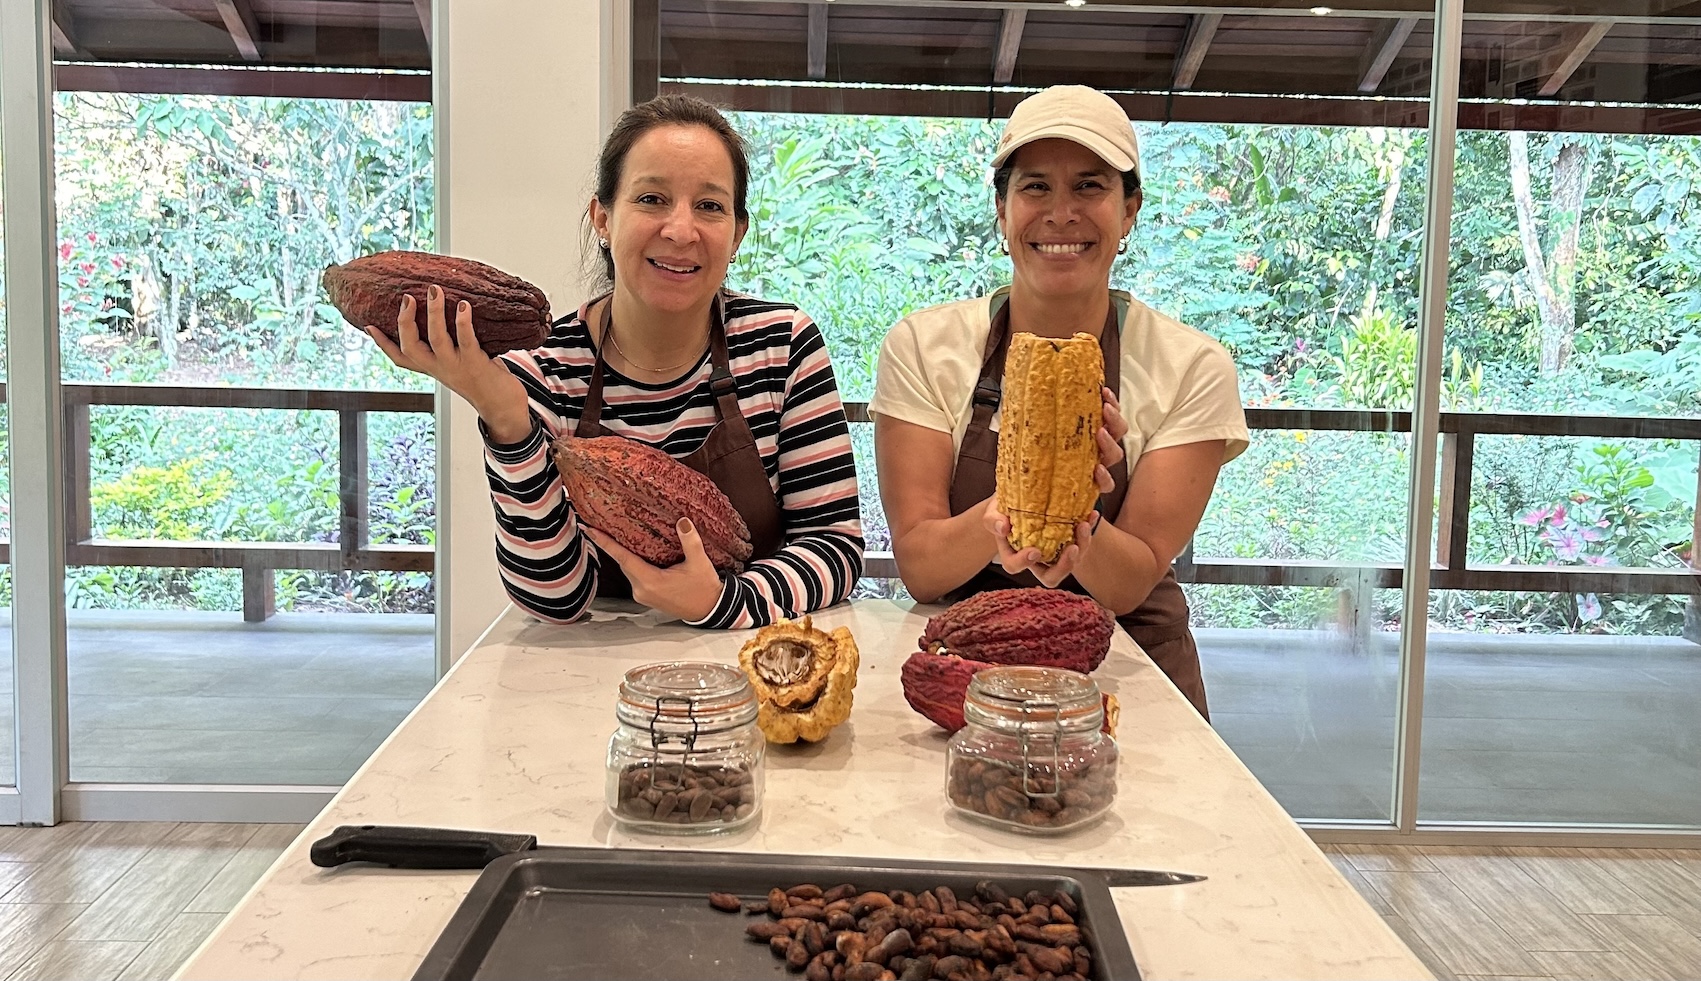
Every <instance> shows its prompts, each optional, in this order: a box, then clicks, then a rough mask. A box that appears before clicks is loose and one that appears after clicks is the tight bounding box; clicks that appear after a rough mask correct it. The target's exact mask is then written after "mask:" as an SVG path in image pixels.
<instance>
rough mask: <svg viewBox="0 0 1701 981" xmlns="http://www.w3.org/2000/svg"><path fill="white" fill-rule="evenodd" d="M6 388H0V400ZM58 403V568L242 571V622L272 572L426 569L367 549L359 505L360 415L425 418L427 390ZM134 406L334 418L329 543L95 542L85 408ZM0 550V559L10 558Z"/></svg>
mask: <svg viewBox="0 0 1701 981" xmlns="http://www.w3.org/2000/svg"><path fill="white" fill-rule="evenodd" d="M4 398H5V386H4V385H0V400H3V399H4ZM61 401H62V403H63V406H64V413H65V415H64V420H65V421H64V461H65V481H64V486H65V564H66V565H73V566H76V565H120V566H152V567H156V568H174V569H197V568H199V569H205V568H215V569H241V570H242V617H243V619H244V620H247V621H250V622H256V621H260V620H264V619H265V618H267V617H269V616H271V614H272V611H273V609H274V597H273V585H274V584H273V578H274V577H273V575H272V574H273V572H274V571H276V570H278V569H312V570H318V571H324V572H339V571H364V570H380V569H381V570H389V571H397V572H430V571H431V570H432V568H433V566H434V564H435V550H434V549H433V548H432V547H431V546H429V545H373V544H371V543H370V542H369V541H368V539H369V537H370V529H369V524H370V522H369V519H368V506H369V502H368V500H367V467H368V454H367V440H366V429H367V426H366V423H367V419H366V416H367V413H370V412H431V411H432V407H433V397H432V395H431V394H430V393H429V392H369V391H344V390H337V389H304V388H226V387H213V386H191V385H102V384H91V383H86V382H66V383H65V385H64V387H63V389H62V395H61ZM96 405H142V406H170V407H183V408H219V409H313V410H319V411H324V412H335V413H336V414H337V431H338V440H337V468H338V476H339V479H338V492H337V496H338V498H339V511H340V517H339V527H338V533H337V541H335V542H248V541H186V542H185V541H152V540H130V539H111V538H95V537H93V523H94V522H93V515H92V513H91V509H90V506H89V473H90V471H89V451H90V439H89V409H90V407H91V406H96ZM262 438H263V437H262ZM8 558H9V556H8V555H7V554H6V546H5V545H0V561H6V560H8Z"/></svg>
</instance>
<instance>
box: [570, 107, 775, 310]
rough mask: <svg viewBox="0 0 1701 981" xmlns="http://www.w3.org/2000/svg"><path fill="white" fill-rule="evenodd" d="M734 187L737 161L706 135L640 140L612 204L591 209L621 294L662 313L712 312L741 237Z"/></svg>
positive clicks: (694, 130)
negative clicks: (697, 309)
mask: <svg viewBox="0 0 1701 981" xmlns="http://www.w3.org/2000/svg"><path fill="white" fill-rule="evenodd" d="M734 184H735V177H734V174H733V165H732V156H731V155H730V154H729V153H728V152H727V148H726V145H725V144H724V143H722V142H721V139H720V137H719V136H717V135H716V134H715V133H713V132H712V131H710V130H709V129H707V128H705V127H702V126H680V125H667V126H658V127H656V128H655V129H652V130H650V131H649V132H647V133H645V134H644V135H643V136H641V137H639V138H638V140H637V142H635V143H633V144H632V149H631V150H629V151H628V152H627V154H626V159H625V161H624V164H623V166H622V167H621V173H620V185H619V189H618V190H617V191H616V193H615V200H614V201H613V202H602V201H595V200H593V201H592V202H591V223H592V225H593V226H594V227H595V228H596V231H597V234H598V235H599V236H600V237H602V238H603V239H606V240H607V241H608V244H609V251H610V253H612V255H613V257H614V282H615V284H616V288H617V289H620V290H624V291H627V292H629V293H630V294H631V295H632V296H633V297H634V298H636V299H637V300H639V301H640V302H641V303H642V304H643V305H644V306H646V307H648V308H650V309H653V310H656V311H658V312H664V313H680V312H683V311H687V310H690V309H692V308H694V307H697V306H699V305H704V304H707V303H708V302H709V301H710V299H711V298H712V297H713V296H714V294H715V291H717V290H719V289H720V288H721V283H722V282H723V281H724V280H725V279H726V270H727V266H728V264H730V263H731V261H732V254H733V252H735V251H737V249H738V243H739V241H740V240H741V239H743V237H744V229H745V225H744V223H743V222H740V221H739V220H738V219H737V218H736V217H735V216H734V214H733V187H734Z"/></svg>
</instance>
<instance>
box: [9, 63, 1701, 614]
mask: <svg viewBox="0 0 1701 981" xmlns="http://www.w3.org/2000/svg"><path fill="white" fill-rule="evenodd" d="M58 112H59V117H58V120H57V132H58V142H59V146H58V148H57V150H58V154H59V189H58V190H59V211H60V221H61V235H60V257H61V266H60V271H61V280H60V281H61V288H62V292H63V296H62V302H63V304H64V305H63V306H62V308H61V315H62V328H63V330H62V332H63V336H64V338H65V346H64V351H65V364H66V366H67V368H66V371H67V377H72V378H81V379H103V380H104V379H112V380H120V381H154V380H179V381H184V382H192V383H203V382H230V383H237V384H289V385H299V384H313V385H331V386H356V387H368V386H384V387H396V386H409V387H423V386H422V381H421V380H420V379H418V378H415V377H410V376H406V375H404V374H402V373H399V372H396V371H395V370H394V369H393V368H392V367H391V366H390V365H389V364H388V362H387V361H385V360H384V359H383V358H382V357H380V356H379V355H378V353H377V352H376V351H375V350H373V349H372V346H371V345H370V343H369V342H368V341H366V340H365V339H364V338H362V337H360V336H359V335H358V334H355V333H353V332H351V331H348V330H347V329H346V328H345V327H344V326H343V325H342V324H341V322H340V319H339V318H338V317H337V316H336V315H335V313H334V312H333V311H330V310H329V308H327V307H325V306H324V305H323V303H322V297H320V295H319V290H318V288H317V281H318V275H319V271H320V270H321V269H322V268H323V267H324V266H325V265H326V264H328V263H330V262H334V261H342V260H345V259H347V258H349V257H351V256H353V255H357V254H360V253H363V252H369V251H374V250H377V249H383V248H426V249H428V248H430V247H431V240H430V233H429V229H430V227H431V219H432V215H431V201H432V192H431V181H432V177H431V161H430V157H431V143H430V112H429V108H428V107H424V106H416V105H396V104H381V103H355V102H329V101H327V102H315V101H309V100H280V99H230V98H210V97H195V96H125V95H97V94H88V93H80V94H68V95H62V96H60V101H59V106H58ZM734 122H735V125H737V126H738V128H739V129H740V130H741V131H742V132H743V133H744V134H745V135H746V136H747V138H748V139H749V142H750V145H751V160H752V182H753V186H752V189H751V208H752V226H751V231H750V235H749V237H748V238H747V240H746V241H745V243H744V246H743V249H742V250H741V256H740V259H739V261H738V263H737V264H736V265H735V266H734V267H733V271H732V275H731V280H730V281H731V284H732V285H733V286H734V287H736V288H740V289H744V290H748V291H750V292H753V293H756V294H759V295H763V296H768V297H772V298H776V299H784V300H789V301H792V302H795V303H797V304H798V305H799V306H801V307H802V308H803V309H804V310H805V311H807V312H808V313H809V314H811V315H812V316H813V317H814V318H815V319H816V320H817V321H818V322H819V323H820V324H821V326H822V329H823V332H824V334H825V336H826V337H827V340H828V345H829V348H830V351H831V354H832V357H833V360H834V365H835V367H836V369H837V371H838V375H839V380H840V385H841V388H842V390H843V392H844V394H845V396H846V397H847V398H848V399H851V400H863V399H866V398H868V397H869V395H870V394H872V391H873V382H874V372H875V366H876V357H877V353H878V349H879V344H880V341H881V340H882V338H883V337H884V336H885V333H886V331H887V330H888V329H889V328H890V326H891V325H892V324H893V323H894V322H896V321H897V320H898V319H899V318H901V317H903V316H904V315H906V314H907V313H909V312H911V311H913V310H915V309H918V308H920V307H923V306H927V305H930V304H934V303H940V302H945V301H948V300H955V299H961V298H965V297H970V296H976V295H980V294H984V293H986V292H988V291H990V290H991V289H993V288H995V287H997V286H999V285H1001V284H1003V283H1004V282H1006V281H1007V279H1008V277H1009V274H1010V265H1009V259H1008V257H1006V256H1004V255H1002V254H1001V253H1000V251H999V249H998V236H997V230H996V225H995V221H994V202H993V192H992V187H991V181H990V174H989V173H988V172H987V168H986V165H985V164H986V161H987V159H988V158H989V156H990V154H991V148H992V146H993V143H994V141H995V140H996V137H997V133H998V129H999V127H998V125H997V124H995V123H989V122H987V121H984V120H970V119H921V118H907V117H906V118H898V117H859V116H801V115H786V114H762V113H736V114H734ZM1141 138H1142V154H1143V165H1144V166H1143V175H1144V207H1143V209H1142V211H1141V214H1140V217H1139V221H1138V224H1137V225H1136V228H1135V231H1134V234H1133V236H1132V238H1131V240H1130V248H1129V251H1128V253H1127V254H1126V255H1124V256H1122V257H1121V258H1119V259H1118V261H1117V263H1116V265H1115V267H1114V270H1113V274H1112V275H1113V283H1114V284H1115V285H1117V286H1120V287H1124V288H1127V289H1130V290H1132V291H1133V292H1134V293H1135V294H1136V295H1137V296H1139V297H1140V298H1141V299H1143V300H1145V301H1146V302H1148V303H1150V304H1152V305H1153V306H1154V307H1156V308H1158V309H1160V310H1162V311H1164V312H1166V313H1169V314H1171V315H1173V316H1176V317H1177V318H1179V319H1181V320H1182V321H1183V322H1185V323H1188V324H1190V325H1192V326H1195V327H1197V328H1199V329H1201V330H1204V331H1205V332H1207V333H1209V334H1211V335H1212V336H1214V337H1216V338H1217V339H1219V340H1220V341H1221V342H1222V343H1223V344H1224V345H1225V346H1226V347H1227V348H1228V349H1229V351H1230V352H1231V354H1232V355H1233V356H1234V359H1235V362H1236V364H1237V365H1238V367H1239V370H1240V375H1241V389H1242V394H1243V396H1244V398H1245V399H1246V401H1247V402H1248V404H1252V405H1264V406H1300V407H1348V408H1394V409H1407V408H1410V406H1411V399H1412V391H1413V389H1414V385H1415V380H1416V379H1415V374H1416V365H1417V338H1416V329H1417V324H1418V320H1419V310H1418V306H1417V292H1418V282H1417V277H1418V268H1419V259H1420V256H1421V250H1422V248H1423V239H1424V234H1423V197H1424V185H1425V179H1426V173H1425V171H1426V166H1427V163H1428V159H1427V157H1428V148H1427V146H1426V141H1425V136H1424V134H1423V133H1422V132H1420V131H1416V130H1397V129H1378V128H1328V127H1274V126H1253V125H1193V124H1188V125H1180V124H1178V125H1168V126H1142V127H1141ZM1456 164H1457V167H1456V188H1455V213H1454V220H1453V235H1452V241H1451V253H1450V254H1451V262H1452V269H1451V276H1450V289H1451V295H1450V297H1449V302H1448V310H1447V331H1446V336H1445V338H1444V350H1445V359H1446V371H1445V378H1444V381H1443V397H1444V402H1445V403H1446V405H1447V406H1448V407H1449V408H1451V409H1454V410H1460V411H1492V412H1529V413H1541V412H1552V413H1602V414H1649V415H1686V416H1693V415H1697V414H1701V382H1698V379H1701V241H1698V240H1697V236H1698V235H1701V190H1698V189H1697V186H1696V185H1697V180H1698V179H1697V178H1696V177H1695V175H1696V174H1698V173H1701V140H1698V139H1696V138H1693V137H1667V136H1620V135H1611V136H1606V135H1599V136H1597V135H1587V134H1530V135H1528V136H1527V137H1521V138H1520V139H1519V140H1518V142H1517V143H1516V144H1515V143H1514V141H1513V139H1512V138H1510V137H1509V136H1508V135H1507V134H1504V133H1492V132H1471V131H1467V132H1464V133H1461V134H1460V137H1459V143H1458V152H1457V158H1456ZM567 176H568V177H569V178H572V177H573V175H567ZM1526 185H1527V186H1526ZM1520 198H1525V199H1526V200H1525V201H1524V205H1523V206H1522V208H1521V207H1520V204H1519V199H1520ZM1520 211H1522V212H1523V213H1522V215H1520ZM1544 290H1546V291H1547V292H1548V293H1550V294H1553V296H1550V297H1548V301H1551V300H1553V299H1554V297H1558V298H1559V299H1560V300H1561V301H1564V300H1565V299H1566V296H1568V297H1569V304H1570V312H1569V313H1566V312H1565V309H1564V308H1565V302H1558V303H1554V302H1548V301H1544V299H1543V297H1544V292H1543V291H1544ZM1567 291H1568V292H1567ZM1561 294H1565V295H1561ZM0 314H3V310H0ZM279 420H281V421H279ZM209 427H211V428H210V429H209ZM244 427H247V428H246V429H245V428H244ZM428 427H429V420H422V419H419V418H415V417H400V416H399V417H394V418H393V419H390V420H388V421H386V422H385V423H383V424H382V426H379V424H378V423H377V422H376V421H375V422H374V433H373V437H372V446H373V457H374V462H373V472H372V480H373V491H372V495H373V499H374V505H375V507H374V538H375V540H379V541H408V542H415V543H429V541H430V534H431V529H432V527H433V506H432V502H431V463H432V461H431V433H430V431H429V428H428ZM93 429H94V439H95V442H96V454H95V469H96V473H95V481H96V487H97V491H98V493H97V498H96V500H97V505H96V511H97V513H96V522H97V524H98V525H100V527H102V528H103V529H107V530H108V533H113V534H118V533H124V534H135V535H138V536H139V535H143V534H155V533H164V532H170V533H172V534H179V533H181V534H194V535H196V536H202V537H224V538H251V539H257V540H277V541H285V540H328V538H327V536H332V535H334V534H335V528H336V525H335V520H334V514H335V511H334V509H333V508H330V507H329V506H328V504H329V501H330V496H329V495H331V494H332V493H333V492H334V490H335V471H336V466H335V458H334V439H333V433H332V432H331V426H330V424H329V421H328V417H324V416H322V415H321V414H313V413H277V414H274V415H273V416H269V417H268V421H267V422H264V423H262V422H259V421H257V420H250V421H247V422H238V421H237V417H236V416H227V415H221V416H219V419H218V420H217V421H213V422H208V421H206V420H203V419H201V418H200V417H199V415H198V414H196V413H193V412H179V411H176V410H143V409H134V410H131V409H122V410H120V409H114V410H110V411H105V410H103V411H100V412H97V413H96V418H95V420H94V425H93ZM212 430H218V432H216V433H215V432H213V431H212ZM227 432H228V433H232V434H234V435H230V436H228V438H227V437H226V433H227ZM280 434H282V435H281V438H280ZM869 436H870V434H869V427H867V426H858V427H855V431H854V432H853V441H854V442H855V444H856V448H857V451H858V461H859V466H860V474H861V481H862V491H863V496H864V501H865V508H864V514H865V517H866V519H867V522H868V533H869V541H870V545H871V547H882V546H883V545H884V544H885V529H884V526H883V522H882V520H881V514H880V509H879V506H878V497H877V484H876V480H875V474H874V472H873V465H872V464H873V460H872V454H871V452H870V442H871V441H870V438H869ZM1475 462H1476V468H1477V469H1476V481H1477V485H1476V487H1475V488H1474V498H1473V501H1474V506H1473V509H1472V517H1471V521H1472V524H1471V541H1472V551H1473V555H1472V558H1473V561H1486V562H1511V563H1516V564H1526V563H1537V564H1542V563H1548V562H1552V563H1556V564H1582V563H1588V564H1609V565H1610V564H1619V565H1645V564H1651V565H1673V564H1676V563H1677V562H1680V561H1683V560H1684V557H1685V556H1686V554H1687V552H1686V549H1689V548H1692V547H1693V546H1692V545H1691V544H1690V543H1688V541H1687V538H1686V534H1687V532H1686V531H1685V529H1686V528H1687V527H1688V525H1687V524H1686V522H1687V521H1689V520H1691V516H1692V515H1693V513H1694V507H1695V502H1694V493H1695V491H1694V487H1695V473H1696V469H1695V468H1696V446H1695V445H1694V444H1693V443H1689V444H1682V443H1676V442H1673V441H1661V440H1647V441H1639V442H1635V443H1623V442H1620V443H1616V444H1608V443H1605V442H1603V441H1598V440H1582V439H1571V440H1539V439H1535V438H1528V439H1526V438H1518V437H1506V438H1495V439H1487V438H1485V439H1483V440H1481V441H1479V443H1478V446H1477V452H1476V461H1475ZM1408 466H1409V449H1408V441H1407V440H1406V438H1405V437H1403V436H1395V435H1392V434H1376V433H1364V434H1346V433H1340V434H1335V433H1321V432H1317V433H1277V432H1270V433H1261V434H1256V435H1255V438H1254V443H1253V446H1252V448H1251V449H1250V450H1249V451H1248V452H1247V454H1246V455H1245V456H1244V457H1242V458H1241V459H1240V460H1238V461H1236V462H1235V463H1234V464H1232V465H1230V466H1229V467H1228V468H1226V469H1225V471H1224V473H1223V476H1222V478H1221V482H1220V483H1219V487H1218V491H1217V494H1216V497H1215V499H1214V501H1213V504H1212V510H1211V511H1210V513H1209V514H1208V515H1207V518H1206V521H1205V523H1204V525H1202V527H1201V529H1200V533H1199V536H1198V539H1197V541H1196V548H1197V551H1198V554H1199V555H1200V556H1210V555H1219V556H1239V557H1246V558H1294V559H1320V560H1340V561H1348V562H1388V561H1394V560H1396V559H1397V558H1398V557H1399V556H1400V555H1401V553H1402V552H1403V549H1404V547H1405V541H1404V534H1405V532H1404V514H1405V480H1406V471H1407V468H1408ZM220 474H235V475H240V477H239V479H236V480H234V481H233V482H231V483H228V484H227V483H225V482H223V481H222V479H221V478H220V476H219V475H220ZM0 481H3V476H0ZM214 490H218V493H216V494H215V493H213V491H214ZM3 491H4V488H3V486H0V498H3ZM138 495H140V496H138ZM149 495H153V496H154V497H156V498H157V499H158V502H159V505H158V507H156V508H153V509H152V510H149V509H148V508H146V507H145V506H144V505H145V500H144V499H145V498H147V497H148V496H149ZM1561 508H1563V514H1562V512H1561V510H1560V509H1561ZM1532 515H1534V516H1536V517H1535V518H1534V519H1533V523H1532V518H1531V516H1532ZM1603 521H1604V522H1606V523H1605V524H1602V523H1601V522H1603ZM1544 535H1545V537H1544ZM1578 543H1581V544H1580V545H1579V544H1578ZM1573 545H1578V548H1577V550H1576V551H1575V552H1574V551H1573ZM174 576H175V578H173V577H174ZM220 576H223V577H224V578H222V579H221V578H219V577H220ZM149 577H152V578H151V579H150V578H149ZM427 584H428V581H427V580H426V579H425V577H412V578H410V577H405V576H391V577H377V576H371V575H366V574H363V575H362V576H343V577H324V576H317V577H316V576H314V575H310V574H305V573H303V574H294V573H289V574H285V575H283V576H282V577H281V578H280V582H279V587H280V594H279V595H280V601H284V602H289V601H296V602H299V603H301V604H304V605H317V606H320V607H325V608H363V609H417V608H422V606H423V604H424V603H426V602H428V598H427V597H428V593H427V591H426V590H425V588H424V587H425V586H426V585H427ZM73 589H74V590H78V591H80V592H78V594H77V595H78V596H79V598H80V599H79V601H83V602H89V603H106V604H123V603H132V602H142V603H160V604H168V603H179V604H182V603H203V604H218V603H233V602H234V601H235V600H234V598H233V597H234V596H235V595H236V592H235V590H234V587H233V586H231V581H229V576H228V575H226V574H223V573H217V574H215V573H197V574H194V575H193V576H190V575H187V574H182V575H179V574H173V573H165V572H155V571H153V570H86V571H85V574H83V576H82V578H81V579H79V580H78V581H77V582H75V583H74V584H73ZM1300 593H1305V594H1306V595H1305V596H1304V597H1300ZM1207 594H1208V595H1207ZM1200 595H1201V597H1202V602H1201V604H1200V608H1201V609H1202V610H1204V611H1206V613H1207V614H1208V615H1209V616H1210V617H1211V618H1212V622H1216V623H1234V624H1251V623H1285V622H1290V621H1292V622H1298V621H1300V620H1304V619H1305V617H1308V616H1311V615H1312V614H1313V613H1316V614H1317V615H1324V614H1327V613H1328V612H1329V609H1330V608H1332V607H1331V604H1330V603H1329V602H1327V601H1326V599H1327V598H1326V597H1325V598H1324V599H1321V600H1320V599H1318V597H1319V596H1321V595H1322V594H1320V593H1319V594H1317V595H1316V596H1313V595H1311V593H1310V592H1308V591H1292V590H1289V591H1286V592H1281V591H1276V592H1269V591H1266V592H1260V591H1258V590H1218V591H1215V592H1212V591H1209V590H1207V591H1204V592H1202V593H1201V594H1200ZM1296 597H1300V598H1296ZM1248 604H1250V605H1248ZM1597 606H1598V608H1599V612H1598V614H1597V613H1596V612H1595V611H1596V608H1597ZM1435 608H1436V615H1437V616H1439V617H1442V618H1443V619H1444V620H1445V621H1446V622H1449V623H1455V624H1462V623H1471V624H1473V625H1476V626H1479V627H1481V626H1484V625H1490V626H1492V627H1493V628H1494V629H1530V630H1541V629H1590V630H1644V631H1666V630H1669V629H1670V628H1671V626H1672V623H1673V617H1674V616H1675V615H1676V614H1675V605H1674V604H1673V603H1672V602H1671V601H1668V600H1663V599H1654V598H1647V597H1605V598H1603V597H1594V598H1592V599H1591V598H1589V597H1545V598H1544V597H1530V596H1518V597H1511V596H1501V595H1486V594H1484V595H1466V594H1445V595H1439V597H1438V599H1437V601H1436V604H1435ZM1391 610H1392V607H1389V611H1391ZM1307 611H1310V612H1307Z"/></svg>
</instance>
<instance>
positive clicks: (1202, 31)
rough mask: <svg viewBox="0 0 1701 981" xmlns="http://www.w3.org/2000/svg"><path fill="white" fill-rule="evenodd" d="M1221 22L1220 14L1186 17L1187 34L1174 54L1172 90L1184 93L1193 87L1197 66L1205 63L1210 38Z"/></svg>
mask: <svg viewBox="0 0 1701 981" xmlns="http://www.w3.org/2000/svg"><path fill="white" fill-rule="evenodd" d="M1222 22H1223V15H1222V14H1189V15H1188V17H1187V34H1186V35H1185V36H1184V37H1183V38H1182V39H1181V48H1180V49H1179V50H1177V51H1176V53H1175V74H1174V75H1173V76H1171V80H1170V85H1171V87H1172V88H1175V89H1177V90H1178V91H1186V90H1188V89H1190V88H1192V87H1193V80H1194V79H1195V78H1197V77H1198V76H1199V66H1200V65H1203V64H1204V63H1205V52H1206V51H1208V50H1210V47H1211V38H1213V37H1215V36H1216V34H1217V28H1218V27H1219V26H1220V25H1221V24H1222Z"/></svg>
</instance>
